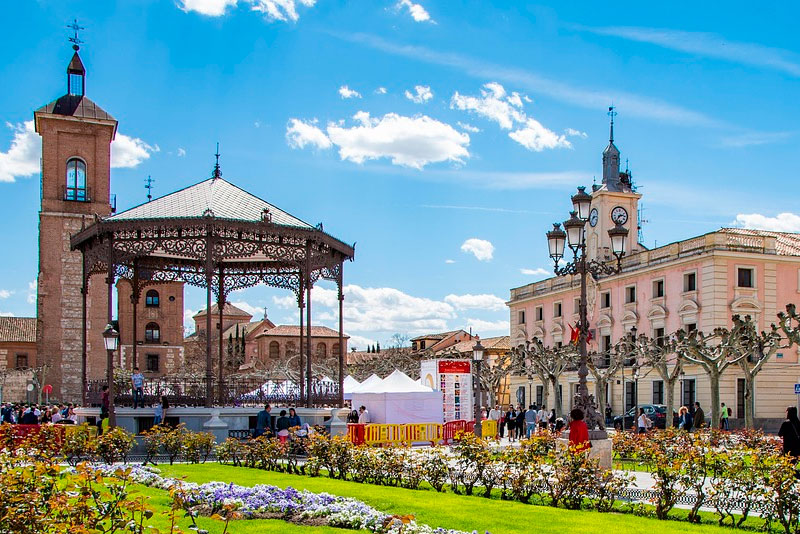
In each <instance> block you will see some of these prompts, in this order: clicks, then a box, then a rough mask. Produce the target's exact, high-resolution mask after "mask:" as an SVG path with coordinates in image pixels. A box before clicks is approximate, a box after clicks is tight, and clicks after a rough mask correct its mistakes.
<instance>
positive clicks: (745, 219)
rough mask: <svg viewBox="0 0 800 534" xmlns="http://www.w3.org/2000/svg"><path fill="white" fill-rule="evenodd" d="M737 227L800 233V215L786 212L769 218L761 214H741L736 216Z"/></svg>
mask: <svg viewBox="0 0 800 534" xmlns="http://www.w3.org/2000/svg"><path fill="white" fill-rule="evenodd" d="M736 226H741V227H742V228H750V229H752V230H771V231H773V232H800V215H796V214H794V213H788V212H785V213H779V214H777V215H776V216H775V217H768V216H766V215H761V214H760V213H740V214H738V215H737V216H736Z"/></svg>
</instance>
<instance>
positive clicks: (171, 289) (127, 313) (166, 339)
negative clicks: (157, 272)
mask: <svg viewBox="0 0 800 534" xmlns="http://www.w3.org/2000/svg"><path fill="white" fill-rule="evenodd" d="M131 289H132V285H131V282H130V281H129V280H126V279H121V280H119V281H118V282H117V317H118V323H119V335H120V351H119V360H118V362H117V364H118V365H119V366H120V368H122V369H126V370H129V371H130V370H132V369H133V367H134V366H135V365H137V364H138V367H139V369H140V370H141V371H142V373H143V374H144V375H145V376H161V375H165V374H172V373H177V372H180V371H181V369H182V368H183V363H184V354H183V352H184V343H183V337H184V336H183V283H181V282H171V283H161V284H155V285H150V286H145V287H143V288H142V290H141V292H140V295H139V299H138V302H137V303H136V324H135V325H134V324H133V323H134V319H133V318H134V313H133V299H132V291H131ZM134 336H135V344H134Z"/></svg>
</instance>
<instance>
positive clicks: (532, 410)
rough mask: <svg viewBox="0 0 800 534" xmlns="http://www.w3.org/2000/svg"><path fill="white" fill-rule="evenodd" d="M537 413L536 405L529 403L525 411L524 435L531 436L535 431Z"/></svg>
mask: <svg viewBox="0 0 800 534" xmlns="http://www.w3.org/2000/svg"><path fill="white" fill-rule="evenodd" d="M538 417H539V414H537V413H536V406H534V405H533V404H531V405H530V406H529V407H528V411H527V412H525V437H527V438H528V439H530V438H531V434H532V433H534V432H536V421H538Z"/></svg>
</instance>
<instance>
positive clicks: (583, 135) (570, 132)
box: [564, 128, 589, 139]
mask: <svg viewBox="0 0 800 534" xmlns="http://www.w3.org/2000/svg"><path fill="white" fill-rule="evenodd" d="M564 133H565V134H567V135H568V136H570V137H580V138H581V139H586V138H587V137H589V135H588V134H587V133H586V132H582V131H580V130H576V129H575V128H566V129H565V130H564Z"/></svg>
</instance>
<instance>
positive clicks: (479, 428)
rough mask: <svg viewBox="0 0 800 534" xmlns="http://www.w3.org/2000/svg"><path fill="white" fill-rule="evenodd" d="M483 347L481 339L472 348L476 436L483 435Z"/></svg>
mask: <svg viewBox="0 0 800 534" xmlns="http://www.w3.org/2000/svg"><path fill="white" fill-rule="evenodd" d="M483 351H484V348H483V345H481V340H480V339H479V340H478V342H477V343H475V346H474V347H472V362H473V363H474V364H475V410H474V411H475V429H474V432H475V435H476V436H478V437H481V436H482V435H483V422H482V421H481V363H482V362H483Z"/></svg>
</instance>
